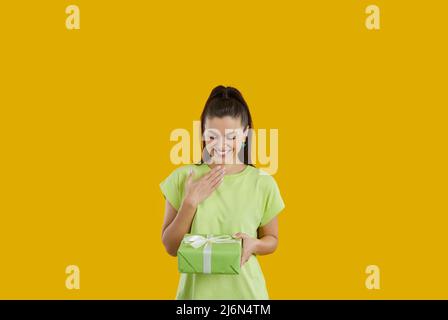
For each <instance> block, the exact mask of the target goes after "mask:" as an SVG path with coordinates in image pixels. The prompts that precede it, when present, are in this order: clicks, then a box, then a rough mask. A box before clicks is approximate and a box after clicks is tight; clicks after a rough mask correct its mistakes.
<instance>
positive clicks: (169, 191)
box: [160, 169, 181, 211]
mask: <svg viewBox="0 0 448 320" xmlns="http://www.w3.org/2000/svg"><path fill="white" fill-rule="evenodd" d="M160 189H161V191H162V193H163V195H164V196H165V199H166V200H168V202H169V203H170V204H171V205H172V206H173V207H174V208H175V209H176V210H177V211H179V207H180V205H181V190H180V172H179V169H176V170H174V171H173V172H171V174H170V175H169V176H168V177H166V178H165V180H163V181H162V182H161V183H160Z"/></svg>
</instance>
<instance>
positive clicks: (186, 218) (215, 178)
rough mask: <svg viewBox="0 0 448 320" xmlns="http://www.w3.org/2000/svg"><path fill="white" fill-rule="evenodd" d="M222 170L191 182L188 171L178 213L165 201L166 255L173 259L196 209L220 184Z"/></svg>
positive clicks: (164, 234) (163, 241)
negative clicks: (183, 195)
mask: <svg viewBox="0 0 448 320" xmlns="http://www.w3.org/2000/svg"><path fill="white" fill-rule="evenodd" d="M223 176H224V168H221V167H220V166H216V167H214V168H213V169H212V170H210V171H209V172H208V173H207V174H205V175H204V176H203V177H201V178H199V179H198V180H196V181H193V171H190V174H189V175H188V178H187V180H186V182H185V197H184V200H183V201H182V204H181V206H180V208H179V212H176V209H175V208H174V207H173V206H172V205H171V204H170V203H169V201H168V200H166V201H165V218H164V221H163V226H162V243H163V245H164V246H165V249H166V251H167V252H168V254H170V255H172V256H173V257H175V256H176V255H177V249H178V248H179V245H180V243H181V241H182V239H183V237H184V235H185V234H186V233H188V232H189V231H190V228H191V223H192V221H193V218H194V215H195V213H196V208H197V206H198V205H199V203H201V202H202V201H204V200H205V199H206V198H207V197H208V196H210V194H212V192H213V191H214V190H215V189H216V188H218V186H219V185H220V184H221V182H222V179H223Z"/></svg>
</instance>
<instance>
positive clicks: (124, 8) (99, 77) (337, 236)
mask: <svg viewBox="0 0 448 320" xmlns="http://www.w3.org/2000/svg"><path fill="white" fill-rule="evenodd" d="M70 4H77V5H78V6H79V7H80V10H81V30H78V31H68V30H67V29H66V28H65V19H66V14H65V8H66V6H68V5H70ZM369 4H377V5H378V6H379V7H380V9H381V30H379V31H369V30H367V29H366V28H365V26H364V21H365V17H366V14H365V12H364V10H365V8H366V6H367V5H369ZM447 10H448V6H447V5H446V2H445V1H439V0H437V1H436V0H432V1H412V2H410V1H404V0H403V1H397V0H394V1H378V0H377V1H355V0H353V1H348V0H341V1H234V0H231V1H226V2H222V1H219V2H218V1H205V0H200V1H199V0H195V1H97V0H95V1H8V2H6V1H4V2H2V4H1V10H0V35H1V50H0V56H1V65H0V67H1V68H0V75H1V78H0V79H1V80H0V81H1V83H0V107H1V108H0V112H1V113H0V142H1V151H0V152H1V158H0V161H1V167H0V183H1V193H0V214H1V216H0V217H1V220H0V246H1V250H0V298H25V299H29V298H42V299H49V298H57V299H59V298H67V299H72V298H73V299H78V298H85V299H91V298H104V299H108V298H113V299H165V298H166V299H171V298H173V297H174V295H175V290H176V287H177V281H178V273H177V265H176V259H175V258H173V257H170V256H168V254H166V253H165V251H164V248H163V245H162V243H161V240H160V235H161V225H162V219H163V211H164V200H163V197H162V195H161V193H160V190H159V185H158V184H159V182H160V181H161V180H162V179H163V178H164V177H166V176H167V175H168V174H169V173H170V172H171V171H172V170H173V169H174V168H175V167H176V166H174V165H173V164H171V163H170V159H169V151H170V149H171V147H172V146H173V145H174V143H173V142H170V141H169V134H170V132H171V130H173V129H175V128H187V129H190V130H191V128H192V121H193V120H198V119H199V115H200V112H201V110H202V108H203V106H204V103H205V100H206V98H207V97H208V94H209V93H210V90H211V89H212V88H213V87H214V86H215V85H218V84H224V85H232V86H235V87H237V88H239V89H240V90H241V91H242V92H243V94H244V96H245V97H246V99H247V101H248V103H249V106H250V108H251V111H252V114H253V118H254V122H255V126H256V127H257V128H278V129H279V144H280V146H279V148H280V151H279V162H280V163H279V171H278V173H277V174H276V175H275V178H276V180H277V181H278V184H279V186H280V188H281V191H282V195H283V198H284V200H285V203H286V209H285V211H284V212H283V213H281V216H280V217H281V218H280V245H279V248H278V250H277V251H276V252H275V253H274V254H273V255H269V256H264V257H261V258H260V260H261V263H262V268H263V270H264V273H265V277H266V281H267V284H268V288H269V292H270V295H271V298H273V299H302V298H308V299H314V298H323V299H331V298H338V299H339V298H340V299H349V298H362V299H363V298H369V299H370V298H372V299H379V298H385V299H390V298H423V299H426V298H448V259H447V252H446V248H447V244H448V239H447V230H446V229H447V222H448V218H447V212H448V210H447V209H448V208H447V207H448V205H447V167H446V164H447V151H446V148H447V111H446V109H447V106H448V99H447V78H446V76H447V71H448V70H447V57H448V52H447V47H446V39H447V29H448V26H447V24H446V15H447V12H448V11H447ZM70 264H75V265H78V266H79V267H80V269H81V289H80V290H79V291H76V290H72V291H70V290H67V289H66V288H65V278H66V274H65V267H66V266H67V265H70ZM370 264H376V265H378V266H379V267H380V268H381V289H380V290H376V291H375V290H373V291H370V290H367V289H366V288H365V285H364V281H365V278H366V274H365V268H366V266H367V265H370Z"/></svg>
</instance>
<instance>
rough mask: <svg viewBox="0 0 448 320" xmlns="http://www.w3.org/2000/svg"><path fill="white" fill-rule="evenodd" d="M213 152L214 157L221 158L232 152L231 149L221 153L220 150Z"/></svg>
mask: <svg viewBox="0 0 448 320" xmlns="http://www.w3.org/2000/svg"><path fill="white" fill-rule="evenodd" d="M213 151H214V152H215V154H216V155H218V156H221V157H224V156H226V155H227V154H229V153H230V152H231V151H232V149H228V150H224V151H222V150H217V149H213Z"/></svg>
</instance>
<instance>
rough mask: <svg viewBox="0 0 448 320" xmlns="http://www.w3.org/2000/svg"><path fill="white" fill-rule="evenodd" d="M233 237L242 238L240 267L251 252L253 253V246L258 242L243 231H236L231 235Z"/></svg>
mask: <svg viewBox="0 0 448 320" xmlns="http://www.w3.org/2000/svg"><path fill="white" fill-rule="evenodd" d="M233 237H234V238H235V239H242V241H243V251H242V253H241V262H240V266H241V267H242V266H243V265H244V264H245V263H246V262H247V261H248V260H249V258H250V257H251V256H252V254H254V253H255V248H256V245H257V242H258V239H256V238H252V237H251V236H249V235H248V234H246V233H243V232H237V233H235V234H234V235H233Z"/></svg>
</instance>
